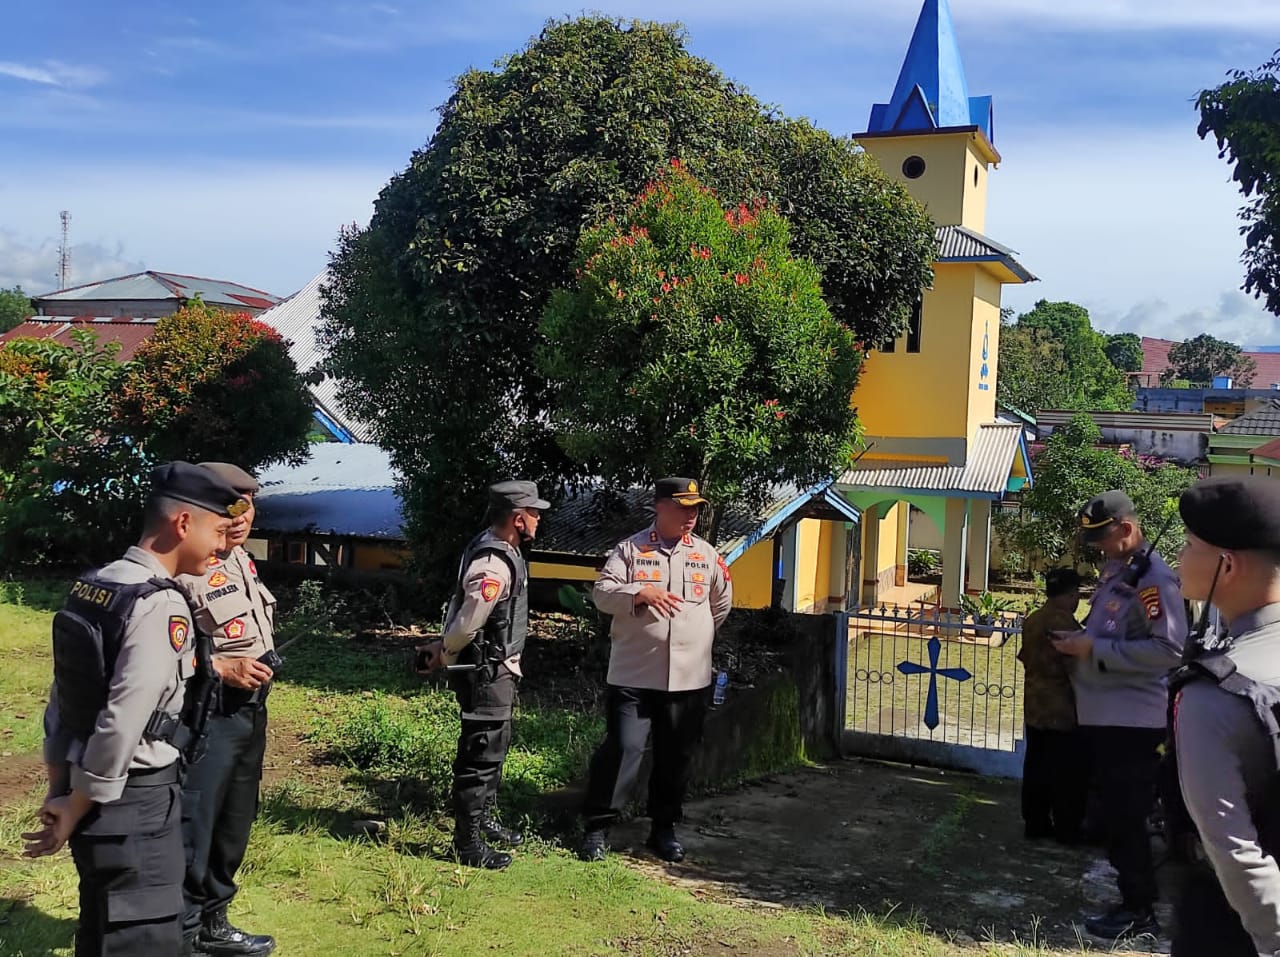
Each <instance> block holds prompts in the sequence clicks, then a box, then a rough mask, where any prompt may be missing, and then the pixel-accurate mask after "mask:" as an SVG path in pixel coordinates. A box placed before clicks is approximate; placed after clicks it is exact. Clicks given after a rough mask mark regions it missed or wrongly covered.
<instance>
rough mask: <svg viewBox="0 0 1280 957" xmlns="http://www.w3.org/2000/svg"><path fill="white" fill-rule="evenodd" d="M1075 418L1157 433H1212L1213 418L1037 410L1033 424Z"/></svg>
mask: <svg viewBox="0 0 1280 957" xmlns="http://www.w3.org/2000/svg"><path fill="white" fill-rule="evenodd" d="M1077 415H1087V416H1088V417H1089V418H1091V419H1093V421H1094V422H1095V423H1096V424H1097V426H1098V428H1100V429H1154V430H1155V431H1157V432H1212V431H1213V416H1212V415H1210V414H1209V413H1207V412H1079V411H1072V410H1070V409H1041V410H1040V411H1038V412H1037V413H1036V424H1037V425H1052V426H1054V427H1055V428H1056V427H1057V426H1060V425H1066V424H1067V423H1068V422H1070V421H1071V420H1072V418H1074V417H1075V416H1077Z"/></svg>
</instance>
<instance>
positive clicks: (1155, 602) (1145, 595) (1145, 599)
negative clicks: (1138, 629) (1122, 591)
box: [1138, 585, 1161, 621]
mask: <svg viewBox="0 0 1280 957" xmlns="http://www.w3.org/2000/svg"><path fill="white" fill-rule="evenodd" d="M1138 598H1139V599H1140V600H1141V601H1142V607H1143V608H1145V609H1146V611H1147V617H1148V618H1149V619H1151V620H1152V621H1154V620H1155V619H1157V618H1159V617H1160V614H1161V609H1160V589H1159V588H1157V587H1156V586H1155V585H1152V586H1151V587H1150V588H1144V589H1142V591H1140V592H1138Z"/></svg>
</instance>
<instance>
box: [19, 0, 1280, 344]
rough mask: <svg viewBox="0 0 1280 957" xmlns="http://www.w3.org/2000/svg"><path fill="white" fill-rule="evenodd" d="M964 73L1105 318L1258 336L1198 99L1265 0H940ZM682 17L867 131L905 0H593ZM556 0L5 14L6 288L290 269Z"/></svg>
mask: <svg viewBox="0 0 1280 957" xmlns="http://www.w3.org/2000/svg"><path fill="white" fill-rule="evenodd" d="M951 7H952V12H953V14H954V19H955V23H956V31H957V34H958V36H959V40H960V44H961V49H962V52H963V56H964V60H965V66H966V69H967V72H968V78H969V88H970V92H971V93H973V94H975V95H979V94H991V95H992V96H994V98H995V111H996V146H997V147H998V148H999V150H1000V152H1001V153H1002V154H1003V157H1004V162H1003V163H1002V164H1001V167H1000V169H999V170H998V171H996V173H995V174H994V175H993V178H992V181H991V198H990V209H989V214H988V219H987V232H988V233H989V234H990V235H991V236H992V237H993V238H995V239H997V240H999V241H1001V242H1004V243H1006V244H1007V245H1010V246H1013V247H1014V248H1015V249H1017V250H1019V251H1020V253H1021V259H1022V261H1023V262H1024V263H1025V264H1026V265H1027V266H1028V267H1029V268H1030V269H1031V270H1032V271H1033V272H1034V273H1036V274H1037V275H1038V276H1040V277H1041V282H1038V283H1035V284H1032V285H1030V286H1027V287H1022V288H1012V289H1009V290H1008V291H1007V293H1006V302H1007V303H1008V304H1010V305H1013V306H1014V307H1015V308H1017V309H1020V310H1021V309H1026V308H1029V307H1030V306H1031V304H1032V303H1034V302H1035V300H1036V299H1039V298H1049V299H1071V300H1074V301H1077V302H1080V303H1083V304H1084V305H1086V306H1087V307H1088V308H1089V309H1090V311H1091V312H1092V314H1093V316H1094V322H1095V325H1096V326H1100V327H1102V328H1105V329H1106V330H1107V331H1109V332H1118V331H1134V332H1139V333H1142V334H1146V335H1162V336H1166V337H1169V338H1183V337H1186V336H1189V335H1195V334H1197V333H1199V332H1202V331H1205V330H1209V331H1212V332H1214V333H1215V334H1216V335H1219V336H1223V337H1227V338H1233V339H1235V340H1236V341H1240V342H1243V343H1245V344H1246V345H1258V344H1267V343H1280V329H1277V325H1276V320H1275V318H1274V317H1271V316H1269V315H1267V314H1266V313H1265V312H1264V311H1263V310H1262V309H1261V307H1260V306H1259V305H1258V304H1257V303H1256V301H1254V300H1253V299H1250V298H1247V297H1245V296H1244V295H1243V294H1242V293H1240V292H1239V291H1238V287H1239V283H1240V276H1241V267H1240V265H1239V253H1240V248H1241V247H1240V238H1239V235H1238V223H1237V220H1236V210H1237V209H1238V207H1239V205H1240V197H1239V194H1238V192H1237V191H1236V190H1235V188H1234V186H1233V185H1232V184H1231V182H1230V179H1229V170H1228V167H1227V165H1226V164H1225V162H1223V161H1220V160H1219V159H1218V158H1217V154H1216V150H1215V148H1214V147H1213V146H1212V144H1208V143H1203V142H1201V141H1200V140H1199V139H1197V137H1196V135H1195V126H1196V114H1195V112H1194V110H1193V109H1192V100H1193V98H1194V96H1195V93H1196V91H1197V90H1199V89H1201V88H1203V87H1205V86H1212V85H1215V84H1216V83H1218V82H1220V81H1221V80H1222V79H1223V77H1224V75H1225V73H1226V71H1227V70H1229V69H1231V68H1234V67H1241V68H1252V67H1254V66H1257V65H1259V64H1260V63H1262V62H1263V61H1264V60H1266V59H1267V58H1268V56H1269V55H1270V54H1271V52H1272V51H1273V50H1274V49H1275V48H1276V47H1280V3H1275V2H1274V0H1227V2H1225V3H1224V2H1221V0H1217V2H1213V0H1161V2H1159V3H1153V2H1150V0H1056V2H1047V0H1039V2H1028V0H951ZM591 9H594V10H600V11H603V12H606V13H610V14H616V15H621V16H628V17H632V16H633V17H640V18H645V19H655V20H663V21H672V20H679V21H681V22H683V23H684V24H685V25H686V27H687V30H688V34H689V46H690V49H691V50H692V51H693V52H694V53H696V54H698V55H700V56H703V57H705V58H706V59H708V60H710V61H712V62H713V63H715V64H716V65H717V66H718V67H719V68H720V69H721V70H722V71H723V72H724V73H725V74H727V75H728V76H729V77H731V78H733V79H734V80H736V81H737V82H739V83H741V84H742V85H744V86H746V87H747V88H748V89H750V90H751V91H752V92H753V93H755V94H756V95H757V96H758V97H760V98H761V99H763V100H765V101H766V102H770V103H773V104H776V105H777V106H778V107H780V108H781V109H782V110H783V111H784V112H786V113H788V114H793V115H803V116H808V117H809V118H811V119H812V120H813V121H815V122H816V123H818V124H819V125H821V126H824V127H826V128H827V129H829V130H831V131H833V132H836V133H842V134H843V133H853V132H858V131H860V130H862V129H863V128H864V127H865V124H866V121H867V114H868V111H869V109H870V106H871V104H872V103H873V102H880V101H885V100H887V99H888V98H889V94H890V93H891V91H892V88H893V84H894V80H895V79H896V77H897V72H898V67H899V65H900V63H901V58H902V55H903V53H904V52H905V50H906V46H907V42H908V40H909V38H910V34H911V28H912V24H913V22H914V20H915V17H916V15H917V14H918V12H919V2H918V0H789V2H785V3H778V2H763V0H701V2H698V0H685V2H682V3H676V2H673V0H647V2H639V0H636V2H626V0H602V2H598V3H596V4H594V5H592V7H591ZM578 12H581V8H576V7H570V6H565V5H563V4H562V3H555V2H544V0H493V2H484V0H455V2H451V3H443V2H434V0H433V2H416V3H414V2H408V0H387V2H357V0H252V2H250V0H223V2H220V3H216V4H204V5H196V4H178V3H173V2H160V0H120V2H117V3H101V2H100V0H93V2H90V0H52V2H49V3H45V4H39V5H37V4H21V5H14V9H10V10H8V11H7V12H6V26H7V27H8V29H6V31H5V33H4V35H3V36H2V37H0V286H6V285H11V284H13V283H14V282H21V283H22V285H23V286H24V288H26V289H28V290H29V291H32V292H43V291H48V290H49V289H52V288H54V287H55V286H56V282H55V280H54V269H55V265H56V247H57V242H58V211H59V210H61V209H69V210H70V211H71V214H72V223H71V236H72V278H73V281H76V282H86V281H90V280H93V279H98V278H105V277H107V276H111V275H119V274H121V273H124V272H131V271H136V270H138V269H160V270H167V271H173V272H184V273H194V274H199V275H206V276H212V277H217V278H221V279H231V280H235V281H238V282H243V283H246V284H248V285H252V286H257V287H259V288H263V289H267V290H268V291H271V292H274V293H276V294H280V295H284V294H288V293H290V292H293V291H294V290H295V289H297V288H298V287H300V286H301V285H303V284H304V283H305V282H306V281H307V280H308V279H309V278H310V277H311V276H312V275H314V274H315V273H316V272H318V271H319V270H320V269H321V268H323V266H324V264H325V262H326V257H327V253H328V251H329V249H330V248H331V247H332V245H333V240H334V237H335V235H336V234H337V231H338V228H339V226H340V225H341V224H343V223H349V222H360V223H363V222H366V221H367V219H368V217H369V215H370V212H371V208H372V203H373V200H374V198H375V197H376V195H377V192H378V190H379V189H380V188H381V187H382V185H383V184H384V183H385V182H386V181H387V179H388V178H389V176H390V175H391V174H392V173H394V172H395V171H396V170H397V169H399V168H401V167H402V166H403V165H405V163H406V162H407V160H408V157H409V154H410V153H411V152H412V150H413V149H415V148H416V147H418V146H421V145H422V144H424V143H425V142H426V141H427V139H428V137H429V136H430V133H431V130H432V129H433V128H434V125H435V119H436V117H435V112H434V111H435V108H436V107H437V106H438V105H439V104H440V103H442V102H443V101H444V100H445V99H446V97H447V96H448V93H449V90H450V80H451V78H452V77H454V76H456V75H457V74H459V73H460V72H462V71H463V70H466V69H468V68H469V67H478V68H488V67H489V66H490V65H491V64H492V62H493V61H494V60H495V59H496V58H498V57H500V56H502V55H504V54H506V53H509V52H511V51H513V50H516V49H518V48H519V47H521V46H523V45H524V44H525V43H526V42H527V41H528V39H529V38H530V37H531V36H533V35H534V34H536V33H537V32H538V30H539V29H540V28H541V26H542V24H543V23H544V21H545V20H546V19H547V18H548V17H554V16H564V15H567V14H574V13H578Z"/></svg>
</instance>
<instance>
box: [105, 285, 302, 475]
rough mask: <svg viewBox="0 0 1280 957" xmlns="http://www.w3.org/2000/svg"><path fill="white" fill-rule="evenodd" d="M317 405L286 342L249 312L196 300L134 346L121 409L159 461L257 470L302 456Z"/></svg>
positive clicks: (127, 425) (134, 432)
mask: <svg viewBox="0 0 1280 957" xmlns="http://www.w3.org/2000/svg"><path fill="white" fill-rule="evenodd" d="M312 412H313V406H312V404H311V396H310V393H308V391H307V388H306V385H305V383H304V382H303V381H302V379H301V378H300V377H299V376H298V370H297V368H296V367H295V366H294V364H293V360H292V359H291V358H290V357H289V347H288V343H286V342H285V341H284V339H282V338H281V337H280V334H279V333H277V332H276V331H275V330H274V329H272V328H271V327H270V326H268V325H266V324H265V323H262V322H259V321H258V320H256V319H254V318H253V317H251V316H249V315H248V314H247V313H232V312H226V311H223V310H221V309H217V308H215V307H213V306H210V305H207V304H206V303H203V302H200V301H199V300H195V301H193V302H190V303H188V304H187V305H186V306H184V307H183V308H182V309H180V310H178V311H177V312H176V313H174V314H173V315H171V316H166V317H165V318H163V319H161V320H160V321H159V322H158V323H157V324H156V331H155V334H154V335H152V336H151V337H150V338H149V339H148V340H147V341H146V342H144V343H143V344H142V345H141V346H140V347H139V349H138V351H137V352H136V353H135V354H134V358H133V361H132V362H131V363H130V364H129V367H128V370H127V372H126V374H125V376H124V380H123V382H122V384H121V387H120V390H119V395H118V401H117V403H116V416H117V418H118V420H119V421H120V423H121V425H122V426H123V427H124V428H125V430H126V431H128V432H129V433H130V434H131V435H133V436H135V437H136V438H137V440H138V442H139V443H140V444H141V445H142V447H143V448H144V449H145V450H146V452H147V453H148V454H149V455H150V456H151V457H152V458H154V459H156V460H157V461H164V460H168V459H187V460H189V461H193V462H198V461H204V460H210V459H212V460H218V461H227V462H234V463H236V464H237V465H239V466H241V467H243V468H246V469H251V470H252V469H255V468H258V467H259V466H262V465H266V464H269V463H272V462H280V461H289V462H300V461H302V459H303V458H305V456H306V450H307V433H308V430H309V428H310V425H311V418H312Z"/></svg>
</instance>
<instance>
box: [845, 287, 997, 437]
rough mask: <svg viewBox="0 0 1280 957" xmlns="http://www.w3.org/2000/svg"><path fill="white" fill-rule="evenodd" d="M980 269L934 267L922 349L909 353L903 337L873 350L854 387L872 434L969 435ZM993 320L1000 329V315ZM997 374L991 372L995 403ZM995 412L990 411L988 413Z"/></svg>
mask: <svg viewBox="0 0 1280 957" xmlns="http://www.w3.org/2000/svg"><path fill="white" fill-rule="evenodd" d="M977 272H978V269H977V267H976V266H974V265H971V264H968V263H962V264H954V265H953V264H941V265H937V266H935V267H934V279H933V288H932V289H930V290H927V291H926V292H925V294H924V310H923V313H922V315H921V321H920V351H919V352H918V353H909V352H907V351H906V338H905V337H903V338H901V339H899V340H898V342H897V347H896V350H895V351H894V352H879V351H875V352H872V353H871V355H870V357H869V358H868V359H867V361H866V363H865V364H864V365H863V367H862V376H861V378H859V380H858V388H857V390H856V391H855V392H854V393H853V404H854V405H855V406H856V407H857V409H858V417H859V418H860V419H861V420H862V424H863V426H864V428H865V429H866V432H867V434H868V435H873V436H874V435H884V436H893V437H895V438H964V439H968V438H969V437H970V435H972V433H973V430H972V429H971V428H970V427H969V419H970V415H969V411H968V408H969V398H970V393H971V392H972V391H973V390H972V389H971V388H970V382H971V381H973V380H971V379H970V376H971V375H976V372H977V369H978V367H979V366H980V365H981V357H980V350H981V346H982V341H981V340H982V337H981V334H979V335H978V337H977V338H978V341H977V344H976V346H975V343H974V334H973V312H974V303H975V299H974V283H975V278H976V274H977ZM996 318H997V320H998V319H999V310H998V308H997V312H996ZM996 327H997V333H998V330H999V322H997V323H996ZM966 354H969V355H970V356H971V357H972V358H971V361H970V362H969V363H965V362H957V361H956V357H957V356H964V355H966ZM994 381H995V380H994V377H992V393H991V402H994V396H995V392H994ZM991 407H992V408H993V409H994V406H991ZM992 417H993V416H992V415H988V416H987V420H988V421H989V420H990V419H991V418H992ZM872 455H873V456H874V452H873V453H872Z"/></svg>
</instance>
